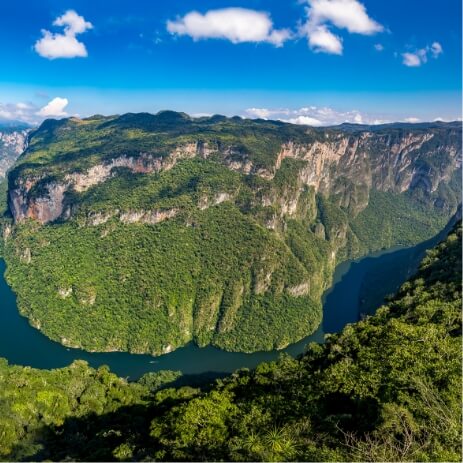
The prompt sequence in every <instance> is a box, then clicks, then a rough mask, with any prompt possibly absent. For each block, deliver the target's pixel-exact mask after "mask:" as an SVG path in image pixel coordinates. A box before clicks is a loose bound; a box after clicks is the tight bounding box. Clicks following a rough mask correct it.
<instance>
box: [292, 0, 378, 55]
mask: <svg viewBox="0 0 463 463" xmlns="http://www.w3.org/2000/svg"><path fill="white" fill-rule="evenodd" d="M306 1H307V3H308V7H307V9H306V12H307V17H308V19H307V21H306V23H305V24H303V25H302V26H301V27H300V33H301V34H302V35H304V36H306V37H307V39H308V43H309V46H310V47H311V48H312V49H313V50H315V51H317V52H324V53H330V54H336V55H341V54H342V51H343V47H342V39H341V38H340V37H339V36H337V35H335V34H334V33H333V32H331V30H330V29H329V27H328V26H329V25H331V26H334V27H337V28H339V29H346V30H347V31H348V32H350V33H353V34H362V35H373V34H376V33H378V32H381V31H383V30H384V28H383V26H382V25H381V24H379V23H378V22H376V21H375V20H374V19H372V18H370V17H369V16H368V14H367V11H366V8H365V6H364V5H363V4H362V3H360V2H359V1H358V0H306Z"/></svg>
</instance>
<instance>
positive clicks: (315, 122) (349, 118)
mask: <svg viewBox="0 0 463 463" xmlns="http://www.w3.org/2000/svg"><path fill="white" fill-rule="evenodd" d="M245 114H246V116H247V117H251V118H253V117H254V118H256V117H257V118H259V119H276V120H281V121H284V122H290V123H292V124H303V125H312V126H315V127H319V126H327V125H338V124H342V123H343V122H349V123H354V124H386V123H388V122H389V120H388V119H384V118H378V117H376V116H371V115H368V114H363V113H361V112H360V111H357V110H353V111H338V110H335V109H333V108H329V107H326V106H322V107H318V106H305V107H301V108H298V109H289V108H278V109H271V108H248V109H246V110H245Z"/></svg>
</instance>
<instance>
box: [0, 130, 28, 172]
mask: <svg viewBox="0 0 463 463" xmlns="http://www.w3.org/2000/svg"><path fill="white" fill-rule="evenodd" d="M28 132H29V131H28V130H27V129H21V128H8V129H6V128H1V127H0V180H2V179H3V178H5V174H6V171H7V170H8V169H9V168H10V167H11V166H12V165H13V164H14V162H15V161H16V159H17V158H18V157H19V155H20V154H21V153H22V152H23V151H24V150H25V149H26V146H27V134H28Z"/></svg>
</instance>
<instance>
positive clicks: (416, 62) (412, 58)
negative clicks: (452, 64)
mask: <svg viewBox="0 0 463 463" xmlns="http://www.w3.org/2000/svg"><path fill="white" fill-rule="evenodd" d="M443 51H444V50H443V49H442V45H441V44H440V43H439V42H433V44H432V45H431V46H426V47H425V48H420V49H418V50H415V51H414V52H413V53H410V52H407V53H402V58H403V60H402V63H403V64H405V66H408V67H419V66H421V65H422V64H425V63H427V62H428V53H431V56H432V57H433V58H435V59H437V58H438V57H439V55H440V54H442V53H443Z"/></svg>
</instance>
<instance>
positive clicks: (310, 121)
mask: <svg viewBox="0 0 463 463" xmlns="http://www.w3.org/2000/svg"><path fill="white" fill-rule="evenodd" d="M286 121H287V122H290V123H291V124H301V125H312V126H314V127H320V126H321V125H323V122H322V121H320V120H318V119H316V118H315V117H310V116H297V117H292V118H290V119H287V120H286Z"/></svg>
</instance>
